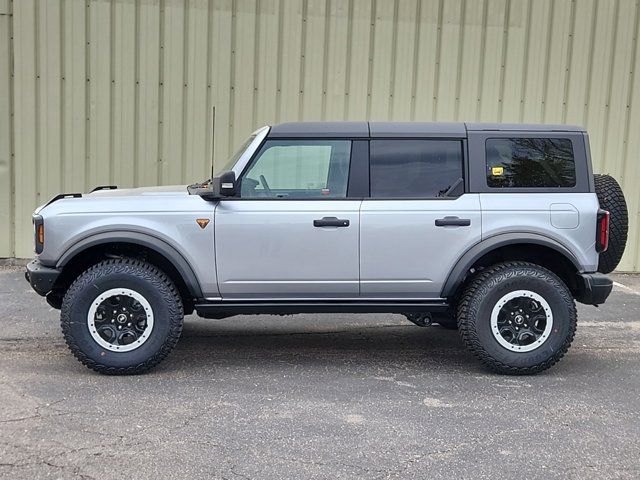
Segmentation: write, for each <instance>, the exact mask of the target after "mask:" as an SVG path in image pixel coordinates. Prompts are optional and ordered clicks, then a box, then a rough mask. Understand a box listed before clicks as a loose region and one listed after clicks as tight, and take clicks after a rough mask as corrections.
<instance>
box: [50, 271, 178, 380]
mask: <svg viewBox="0 0 640 480" xmlns="http://www.w3.org/2000/svg"><path fill="white" fill-rule="evenodd" d="M112 273H126V274H131V275H135V276H137V277H138V278H142V279H143V280H146V281H148V282H149V283H151V284H152V285H153V286H154V288H156V289H158V290H159V291H160V292H162V293H163V296H164V297H165V299H166V303H167V308H168V310H169V322H170V328H169V335H167V338H166V339H165V341H164V342H163V344H162V346H161V348H160V349H159V350H158V351H157V352H156V353H155V354H153V355H152V356H151V357H149V358H148V359H147V360H145V361H144V362H141V363H139V364H137V365H131V366H128V367H113V366H108V365H104V364H102V363H100V362H97V361H95V360H94V359H92V358H89V357H88V356H87V355H86V354H85V353H84V352H83V351H82V349H81V348H80V347H79V345H78V343H77V342H76V339H75V338H74V337H73V335H72V334H71V331H70V329H69V325H70V323H71V322H72V321H73V319H72V318H71V315H70V312H71V304H72V303H73V302H74V299H75V298H76V297H77V296H78V295H79V294H80V291H81V290H82V289H83V288H84V287H85V286H86V285H87V284H88V283H91V282H93V281H94V280H96V279H97V278H99V277H102V276H105V275H108V274H112ZM183 317H184V311H183V307H182V299H181V297H180V294H179V293H178V290H177V288H176V286H175V285H174V284H173V282H172V281H171V280H170V279H169V277H168V276H167V275H166V274H165V273H164V272H162V271H161V270H160V269H158V268H157V267H155V266H154V265H151V264H149V263H147V262H145V261H142V260H137V259H133V258H115V259H108V260H103V261H101V262H99V263H96V264H95V265H93V266H92V267H90V268H88V269H87V270H86V271H84V272H83V273H82V274H81V275H79V276H78V278H76V279H75V281H74V282H73V283H72V284H71V286H70V287H69V289H68V290H67V292H66V294H65V296H64V299H63V301H62V308H61V314H60V324H61V326H62V334H63V336H64V339H65V342H66V344H67V347H68V348H69V350H70V351H71V353H72V354H73V355H74V356H75V357H76V358H77V359H78V360H79V361H80V362H81V363H82V364H83V365H85V366H86V367H88V368H90V369H92V370H95V371H96V372H99V373H103V374H107V375H137V374H141V373H145V372H147V371H149V370H150V369H152V368H153V367H155V366H156V365H157V364H158V363H160V362H161V361H162V360H164V359H165V358H166V357H167V355H169V353H170V352H171V350H172V349H173V347H174V346H175V345H176V343H177V342H178V339H179V338H180V334H181V333H182V325H183Z"/></svg>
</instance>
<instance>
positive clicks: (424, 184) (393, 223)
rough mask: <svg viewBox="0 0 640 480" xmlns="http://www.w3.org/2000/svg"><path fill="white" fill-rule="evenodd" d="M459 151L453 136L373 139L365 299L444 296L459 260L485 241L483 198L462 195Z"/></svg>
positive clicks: (364, 218) (365, 210)
mask: <svg viewBox="0 0 640 480" xmlns="http://www.w3.org/2000/svg"><path fill="white" fill-rule="evenodd" d="M462 152H463V148H462V140H456V139H413V140H409V139H403V140H400V139H388V140H387V139H373V140H372V141H371V158H370V185H371V197H370V199H366V200H364V202H363V203H362V208H361V215H360V223H361V224H360V231H361V236H360V261H361V266H360V276H361V285H360V290H361V295H362V297H367V298H417V299H435V298H439V297H440V293H441V290H442V286H443V284H444V282H445V281H446V278H447V275H448V274H449V272H450V271H451V269H452V268H453V266H454V264H455V262H456V261H457V260H458V258H460V256H461V255H462V254H463V253H464V252H465V251H466V250H467V249H468V248H470V247H471V246H472V245H474V244H475V243H477V242H479V241H480V240H481V234H482V233H481V230H482V229H481V223H480V200H479V195H478V194H469V193H464V182H463V155H462Z"/></svg>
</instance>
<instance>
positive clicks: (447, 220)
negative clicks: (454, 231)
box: [436, 217, 471, 227]
mask: <svg viewBox="0 0 640 480" xmlns="http://www.w3.org/2000/svg"><path fill="white" fill-rule="evenodd" d="M469 225H471V220H470V219H469V218H460V217H444V218H438V219H436V227H468V226H469Z"/></svg>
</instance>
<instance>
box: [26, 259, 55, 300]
mask: <svg viewBox="0 0 640 480" xmlns="http://www.w3.org/2000/svg"><path fill="white" fill-rule="evenodd" d="M59 275H60V270H58V269H56V268H51V267H45V266H44V265H42V263H40V260H38V259H37V258H36V259H35V260H32V261H30V262H29V263H28V264H27V271H26V272H24V278H26V279H27V282H29V284H30V285H31V288H33V289H34V290H35V291H36V292H37V293H38V294H40V295H42V296H43V297H44V296H45V295H46V294H47V293H49V292H50V291H51V289H52V288H53V284H54V283H55V281H56V279H57V278H58V276H59Z"/></svg>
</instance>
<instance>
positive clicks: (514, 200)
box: [480, 193, 599, 272]
mask: <svg viewBox="0 0 640 480" xmlns="http://www.w3.org/2000/svg"><path fill="white" fill-rule="evenodd" d="M480 205H481V209H482V238H483V239H486V238H489V237H492V236H494V235H498V234H501V233H537V234H539V235H543V236H545V237H548V238H551V239H553V240H555V241H557V242H558V243H560V244H561V245H563V246H564V247H565V248H566V249H567V250H569V251H570V252H571V253H572V254H573V255H574V256H575V258H576V259H577V260H578V263H579V264H580V266H581V271H583V272H595V271H596V270H597V268H598V253H597V252H596V249H595V241H596V215H597V212H598V208H599V205H598V197H597V196H596V194H595V193H544V194H531V193H482V194H480ZM574 225H575V226H574Z"/></svg>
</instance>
